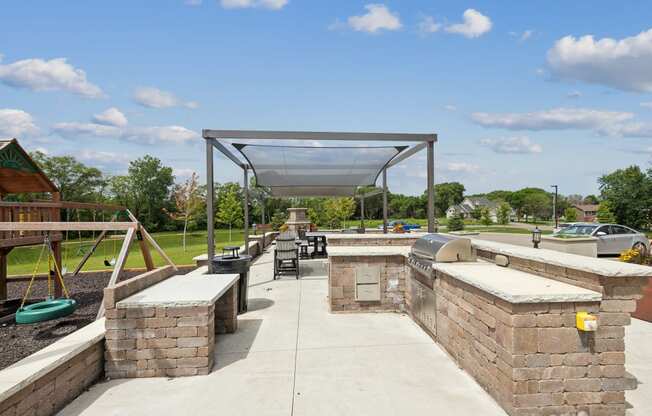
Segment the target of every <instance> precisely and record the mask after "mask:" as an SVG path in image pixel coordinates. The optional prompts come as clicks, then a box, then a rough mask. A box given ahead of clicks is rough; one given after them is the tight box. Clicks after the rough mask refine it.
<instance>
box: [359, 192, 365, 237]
mask: <svg viewBox="0 0 652 416" xmlns="http://www.w3.org/2000/svg"><path fill="white" fill-rule="evenodd" d="M360 226H361V228H362V229H363V230H364V196H363V197H362V198H360Z"/></svg>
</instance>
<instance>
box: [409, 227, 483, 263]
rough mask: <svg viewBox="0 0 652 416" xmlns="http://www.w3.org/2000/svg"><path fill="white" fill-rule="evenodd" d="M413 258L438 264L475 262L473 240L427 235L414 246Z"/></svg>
mask: <svg viewBox="0 0 652 416" xmlns="http://www.w3.org/2000/svg"><path fill="white" fill-rule="evenodd" d="M411 253H412V256H414V257H416V258H417V259H419V260H427V261H436V262H448V263H450V262H455V261H475V258H474V256H473V251H472V250H471V240H470V239H468V238H457V237H452V236H448V235H443V234H437V233H435V234H426V235H425V236H423V237H421V238H420V239H418V240H417V241H416V242H415V243H414V245H413V246H412V251H411Z"/></svg>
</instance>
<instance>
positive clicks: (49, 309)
mask: <svg viewBox="0 0 652 416" xmlns="http://www.w3.org/2000/svg"><path fill="white" fill-rule="evenodd" d="M46 249H47V251H48V254H47V256H48V297H47V298H46V300H44V301H42V302H37V303H32V304H31V305H27V306H25V301H27V298H28V297H29V293H30V292H31V290H32V284H33V283H34V280H35V278H36V273H37V272H38V268H39V266H40V264H41V260H42V258H43V253H44V252H45V250H46ZM52 264H54V270H53V269H52ZM53 274H54V277H55V278H57V279H58V280H59V283H61V288H62V289H63V293H64V295H65V298H59V299H55V298H54V296H53V292H54V285H53V283H54V282H53V276H52V275H53ZM75 309H77V302H76V301H75V300H74V299H70V295H69V294H68V289H66V285H65V284H64V282H63V277H62V276H61V271H60V270H59V266H58V265H57V262H56V260H55V258H54V251H53V250H52V245H51V244H50V238H49V237H48V236H45V238H44V239H43V247H42V248H41V253H40V254H39V257H38V261H37V262H36V266H35V267H34V271H33V272H32V279H31V280H30V281H29V285H28V286H27V292H26V293H25V296H24V297H23V301H22V303H21V304H20V308H18V310H17V311H16V323H17V324H35V323H38V322H45V321H51V320H53V319H57V318H62V317H64V316H68V315H70V314H71V313H73V312H75Z"/></svg>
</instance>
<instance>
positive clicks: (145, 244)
mask: <svg viewBox="0 0 652 416" xmlns="http://www.w3.org/2000/svg"><path fill="white" fill-rule="evenodd" d="M122 212H124V213H125V214H126V215H127V216H128V217H129V219H130V220H131V221H128V222H118V221H116V219H117V218H118V215H119V214H120V212H118V213H116V214H114V215H113V217H112V219H111V221H109V222H79V221H78V222H8V223H0V232H3V231H5V232H17V231H41V232H45V233H46V234H45V237H44V238H43V245H42V248H41V253H40V255H39V258H38V261H37V264H36V266H35V267H34V272H33V273H32V276H31V280H30V283H29V285H28V287H27V291H26V293H25V296H24V297H23V300H22V303H21V307H20V308H19V309H18V311H17V312H16V323H18V324H33V323H37V322H44V321H49V320H52V319H57V318H61V317H64V316H67V315H70V314H71V313H73V312H74V311H75V309H76V308H77V302H76V301H75V300H74V299H72V298H71V296H70V294H69V293H68V290H67V288H66V286H65V283H64V275H65V274H66V273H65V272H64V273H62V270H61V268H60V267H59V265H58V262H57V261H56V253H55V250H54V249H53V247H52V243H51V240H50V233H52V232H61V231H66V232H68V231H78V232H80V233H81V232H82V231H93V232H95V231H100V234H99V235H98V237H97V238H96V239H95V241H94V242H93V244H92V245H91V247H90V248H89V249H88V250H87V251H86V252H85V254H84V256H83V257H82V259H81V261H80V262H79V264H78V265H77V266H76V267H75V270H74V271H73V272H72V273H71V274H70V275H71V276H76V275H77V274H79V272H80V271H81V269H82V268H83V267H84V265H85V264H86V262H87V261H88V259H89V258H90V257H91V256H92V255H93V254H94V253H95V251H96V250H97V248H98V247H99V245H100V244H101V243H102V242H103V241H104V240H105V238H106V237H107V235H108V233H109V232H110V231H114V232H117V231H125V234H124V239H123V241H122V246H121V247H120V251H119V253H118V255H117V257H114V259H111V260H109V259H108V257H107V256H106V246H105V250H104V264H105V265H107V264H108V265H109V266H113V271H112V273H111V277H110V279H109V283H108V287H112V286H114V285H115V284H116V282H117V281H118V278H119V277H120V275H121V274H122V272H123V270H124V266H125V264H126V262H127V256H128V255H129V248H130V247H131V244H132V243H133V241H134V240H137V241H138V244H139V247H140V251H141V254H142V256H143V260H144V261H145V267H146V268H147V270H148V271H149V270H153V269H154V268H155V266H154V261H153V260H152V255H151V252H150V248H149V246H150V245H151V246H152V247H153V248H154V250H156V252H157V253H158V254H159V255H160V256H161V257H162V258H163V259H165V261H166V262H167V263H168V264H170V265H171V266H172V267H173V268H174V270H178V269H177V267H176V266H175V264H174V263H173V262H172V260H171V259H170V258H169V257H168V256H167V254H166V253H165V252H164V251H163V249H161V247H160V246H159V245H158V243H156V241H155V240H154V239H153V238H152V236H151V235H150V234H149V233H148V232H147V230H145V228H144V227H143V226H142V225H141V224H140V223H139V222H138V220H137V219H136V217H135V216H134V215H133V214H132V213H131V212H130V211H129V210H127V209H125V210H124V211H122ZM111 240H113V246H114V254H115V248H116V247H117V245H116V239H115V238H112V239H111ZM45 253H47V257H48V277H47V279H48V296H47V298H46V299H45V300H44V301H42V302H37V303H34V304H30V305H27V306H25V303H26V301H27V299H28V298H29V294H30V292H31V289H32V285H33V283H34V280H35V279H36V275H37V272H38V269H39V266H40V263H41V261H42V259H43V255H44V254H45ZM56 284H58V285H59V286H60V287H61V289H62V291H63V295H64V296H63V297H60V298H55V295H54V290H53V289H54V287H55V285H56ZM102 316H104V306H103V303H101V304H100V309H99V311H98V314H97V319H99V318H101V317H102Z"/></svg>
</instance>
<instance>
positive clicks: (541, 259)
mask: <svg viewBox="0 0 652 416" xmlns="http://www.w3.org/2000/svg"><path fill="white" fill-rule="evenodd" d="M471 244H472V246H473V248H474V249H476V250H479V251H484V252H489V253H493V254H502V255H505V256H508V257H516V258H519V259H522V260H526V261H530V262H534V263H539V264H546V265H549V266H550V265H551V266H557V267H563V268H568V269H573V270H578V271H582V272H586V273H590V274H595V275H599V276H601V277H607V278H611V277H652V268H651V267H648V266H640V265H637V264H630V263H624V262H620V261H610V260H605V259H599V258H591V257H585V256H578V255H576V254H570V253H562V252H559V251H553V250H546V249H535V248H530V247H522V246H515V245H512V244H504V243H497V242H495V241H485V240H477V239H472V240H471ZM478 254H479V255H480V253H478Z"/></svg>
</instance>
